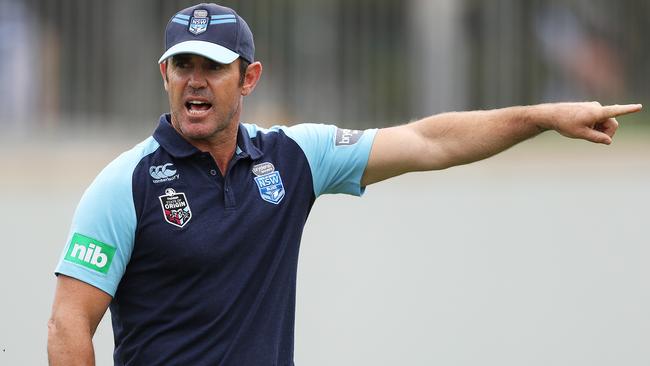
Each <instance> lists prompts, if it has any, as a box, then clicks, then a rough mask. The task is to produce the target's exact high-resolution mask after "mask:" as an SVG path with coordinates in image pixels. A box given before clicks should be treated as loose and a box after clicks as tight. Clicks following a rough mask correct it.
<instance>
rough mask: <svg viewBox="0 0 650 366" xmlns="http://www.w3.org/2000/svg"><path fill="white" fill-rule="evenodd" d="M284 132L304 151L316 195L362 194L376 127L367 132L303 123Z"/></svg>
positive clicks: (284, 129) (287, 128)
mask: <svg viewBox="0 0 650 366" xmlns="http://www.w3.org/2000/svg"><path fill="white" fill-rule="evenodd" d="M283 131H284V132H285V133H286V135H287V136H289V137H290V138H291V139H293V140H294V141H295V142H296V143H297V144H298V145H299V146H300V148H301V149H302V151H303V152H304V153H305V156H306V157H307V161H308V162H309V167H310V168H311V173H312V178H313V182H314V193H315V195H316V197H318V196H320V195H321V194H326V193H346V194H351V195H355V196H361V195H362V194H363V192H364V190H365V187H362V186H361V177H362V176H363V172H364V171H365V169H366V166H367V165H368V157H369V156H370V149H371V148H372V143H373V141H374V138H375V134H376V133H377V130H376V129H369V130H365V131H360V130H349V129H342V128H338V127H336V126H333V125H324V124H313V123H304V124H298V125H295V126H292V127H285V128H283Z"/></svg>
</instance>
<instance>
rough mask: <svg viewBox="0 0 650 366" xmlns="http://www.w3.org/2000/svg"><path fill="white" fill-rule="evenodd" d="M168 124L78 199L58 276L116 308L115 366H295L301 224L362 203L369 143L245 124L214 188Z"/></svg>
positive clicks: (205, 160)
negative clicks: (321, 200) (328, 199)
mask: <svg viewBox="0 0 650 366" xmlns="http://www.w3.org/2000/svg"><path fill="white" fill-rule="evenodd" d="M169 121H170V117H169V115H168V114H167V115H163V116H161V118H160V123H159V125H158V127H157V128H156V130H155V132H154V134H153V136H151V137H149V138H147V139H146V140H144V141H143V142H141V143H140V144H138V145H136V146H135V147H134V148H132V149H131V150H129V151H127V152H125V153H123V154H121V155H120V156H119V157H117V158H116V159H115V160H114V161H112V162H111V163H110V164H109V165H108V166H106V168H104V169H103V170H102V172H101V173H99V175H98V176H97V177H96V178H95V180H94V181H93V182H92V184H91V185H90V186H89V188H88V189H87V190H86V191H85V192H84V194H83V196H82V198H81V201H80V203H79V205H78V207H77V209H76V212H75V214H74V218H73V221H72V225H71V229H70V233H69V236H68V240H67V245H66V246H65V248H64V250H63V253H62V254H61V258H60V260H59V263H58V266H57V268H56V274H65V275H67V276H70V277H74V278H76V279H78V280H81V281H83V282H85V283H88V284H90V285H92V286H95V287H97V288H99V289H100V290H102V291H105V292H106V293H108V294H109V295H111V296H112V301H111V303H110V311H111V316H112V322H113V333H114V338H115V351H114V363H115V365H224V366H226V365H237V366H246V365H255V366H257V365H278V366H280V365H293V344H294V318H295V297H296V272H297V261H298V249H299V244H300V238H301V235H302V231H303V227H304V225H305V221H306V219H307V216H308V215H309V212H310V209H311V207H312V205H313V203H314V200H315V199H316V198H317V197H318V196H320V195H322V194H326V193H346V194H351V195H357V196H359V195H361V194H362V193H363V187H361V186H360V181H361V176H362V174H363V172H364V170H365V167H366V165H367V162H368V156H369V154H370V149H371V146H372V142H373V139H374V136H375V133H376V130H365V131H356V130H345V129H340V128H337V127H336V126H332V125H322V124H299V125H295V126H292V127H284V126H278V127H273V128H270V129H263V128H260V127H258V126H256V125H253V124H244V123H242V124H240V125H239V129H238V134H237V149H236V152H235V154H234V156H233V158H232V160H231V161H230V163H229V165H228V168H227V171H226V173H225V175H222V174H221V172H220V171H219V168H218V167H217V165H216V163H215V162H214V160H213V159H212V157H211V156H210V154H209V153H206V152H201V151H200V150H198V149H197V148H195V147H194V146H193V145H191V144H190V143H188V142H187V141H186V140H185V139H183V138H182V137H181V136H180V135H179V134H178V133H177V132H176V130H175V129H174V128H173V127H172V126H171V124H170V122H169Z"/></svg>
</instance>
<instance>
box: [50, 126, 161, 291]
mask: <svg viewBox="0 0 650 366" xmlns="http://www.w3.org/2000/svg"><path fill="white" fill-rule="evenodd" d="M158 146H159V145H158V143H157V142H156V140H154V139H153V137H150V138H148V139H146V140H145V141H143V142H142V143H140V144H138V145H136V146H135V147H134V148H133V149H131V150H129V151H127V152H125V153H123V154H122V155H120V156H119V157H117V158H116V159H115V160H113V161H112V162H111V163H110V164H109V165H108V166H106V168H104V170H102V171H101V173H99V175H98V176H97V177H96V178H95V180H94V181H93V182H92V183H91V185H90V186H89V187H88V189H86V191H85V192H84V194H83V196H82V197H81V201H80V202H79V205H78V206H77V209H76V211H75V214H74V217H73V219H72V226H71V228H70V232H69V234H68V239H67V244H66V245H65V248H64V250H63V253H62V254H61V257H60V259H59V263H58V265H57V267H56V271H55V273H56V274H57V275H58V274H64V275H66V276H70V277H74V278H76V279H78V280H81V281H83V282H86V283H88V284H90V285H92V286H95V287H97V288H99V289H100V290H102V291H104V292H106V293H108V294H109V295H111V296H114V295H115V291H116V290H117V286H118V284H119V282H120V280H121V279H122V275H123V274H124V271H125V269H126V265H127V264H128V263H129V260H130V258H131V252H132V250H133V241H134V237H135V230H136V225H137V222H136V213H135V206H134V203H133V188H132V178H133V171H134V169H135V167H136V166H137V164H138V163H139V162H140V160H141V159H142V158H143V157H144V156H146V155H148V154H150V153H152V152H153V151H155V150H156V149H157V148H158ZM99 248H101V249H99Z"/></svg>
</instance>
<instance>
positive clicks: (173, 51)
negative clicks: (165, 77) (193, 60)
mask: <svg viewBox="0 0 650 366" xmlns="http://www.w3.org/2000/svg"><path fill="white" fill-rule="evenodd" d="M181 53H191V54H194V55H199V56H203V57H205V58H209V59H210V60H212V61H215V62H218V63H220V64H229V63H232V62H233V61H235V60H236V59H237V58H238V57H239V55H238V54H237V53H235V52H233V51H231V50H229V49H227V48H226V47H223V46H219V45H218V44H215V43H212V42H205V41H185V42H181V43H178V44H175V45H173V46H172V47H170V48H169V49H168V50H167V52H165V53H164V54H163V55H162V56H161V57H160V60H158V63H162V62H163V61H165V60H166V59H168V58H169V57H171V56H174V55H178V54H181Z"/></svg>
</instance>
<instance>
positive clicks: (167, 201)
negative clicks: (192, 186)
mask: <svg viewBox="0 0 650 366" xmlns="http://www.w3.org/2000/svg"><path fill="white" fill-rule="evenodd" d="M158 198H159V199H160V205H161V206H162V210H163V216H164V217H165V221H167V222H168V223H170V224H172V225H174V226H178V227H183V226H185V224H187V222H188V221H190V219H191V218H192V210H191V209H190V204H189V203H188V202H187V197H185V193H182V192H176V191H175V190H174V189H173V188H167V189H165V194H164V195H162V196H159V197H158Z"/></svg>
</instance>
